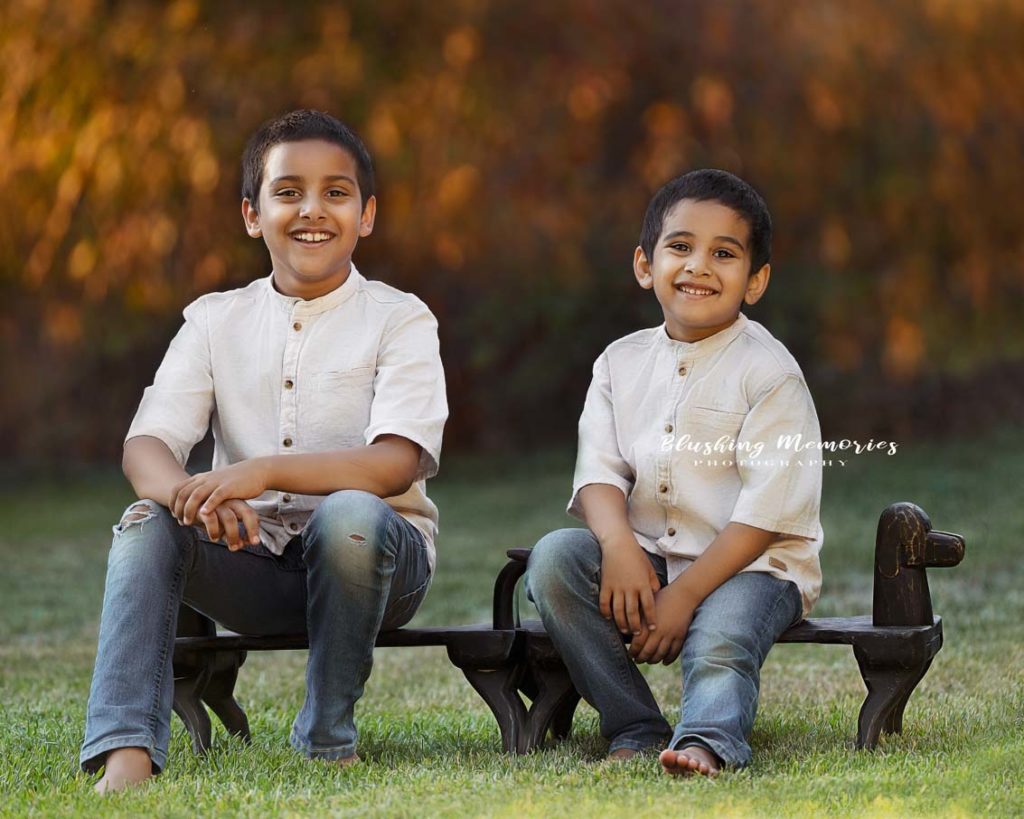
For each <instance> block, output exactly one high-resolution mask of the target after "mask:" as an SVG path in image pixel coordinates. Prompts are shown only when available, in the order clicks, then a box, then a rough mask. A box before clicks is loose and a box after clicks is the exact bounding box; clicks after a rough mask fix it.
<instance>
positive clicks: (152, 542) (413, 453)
mask: <svg viewBox="0 0 1024 819" xmlns="http://www.w3.org/2000/svg"><path fill="white" fill-rule="evenodd" d="M242 197H243V198H242V216H243V218H244V220H245V226H246V230H247V231H248V233H249V235H250V236H253V237H262V239H263V241H264V242H265V243H266V246H267V249H268V251H269V252H270V259H271V263H272V267H273V270H272V272H271V274H270V276H269V277H267V278H264V279H259V280H257V281H254V282H253V283H252V284H250V285H248V286H247V287H243V288H241V289H238V290H233V291H230V292H226V293H212V294H209V295H207V296H204V297H202V298H200V299H198V300H197V301H195V302H194V303H192V304H191V305H189V307H188V308H186V310H185V313H184V315H185V324H184V326H183V327H182V328H181V330H180V331H179V332H178V335H177V336H176V337H175V338H174V340H173V341H172V342H171V345H170V348H169V349H168V351H167V355H166V357H165V358H164V361H163V363H162V364H161V365H160V368H159V370H158V371H157V374H156V378H155V380H154V383H153V385H152V386H151V387H149V388H148V389H147V390H146V392H145V394H144V396H143V398H142V403H141V404H140V406H139V409H138V412H137V413H136V416H135V419H134V421H133V422H132V425H131V428H130V430H129V431H128V436H127V439H126V442H125V447H124V461H123V466H124V473H125V476H126V477H127V478H128V480H129V481H130V482H131V484H132V487H133V488H134V490H135V492H136V494H137V496H138V497H139V498H140V499H141V500H140V501H139V502H137V503H134V504H132V505H131V506H130V507H129V508H128V509H127V510H126V511H125V513H124V516H123V518H122V519H121V522H120V524H119V525H118V526H116V527H115V528H114V540H113V544H112V546H111V550H110V558H109V564H108V570H107V580H106V590H105V593H104V600H103V614H102V618H101V622H100V636H99V650H98V654H97V658H96V668H95V672H94V675H93V682H92V690H91V693H90V696H89V706H88V715H87V724H86V735H85V740H84V743H83V745H82V751H81V764H82V768H83V769H84V770H85V771H88V772H94V771H97V770H98V769H99V768H101V767H105V771H104V776H103V778H102V779H101V780H100V781H99V782H98V783H97V785H96V790H97V791H99V792H101V793H102V792H106V791H110V790H120V789H122V788H125V787H127V786H129V785H132V784H135V783H137V782H140V781H142V780H144V779H147V778H149V777H150V776H152V775H154V774H156V773H159V772H160V771H161V770H162V769H163V768H164V766H165V763H166V758H167V746H168V741H169V736H170V718H171V702H172V695H173V689H174V681H173V675H172V671H171V656H172V648H173V641H174V637H175V627H176V620H177V614H178V606H179V604H180V603H181V601H184V602H185V603H186V604H188V605H189V606H191V607H192V608H194V609H197V610H199V611H201V612H203V613H204V614H206V615H207V616H209V617H211V618H212V619H214V620H215V621H217V622H218V623H221V624H223V625H225V626H227V627H228V628H230V629H232V630H233V631H237V632H241V633H249V634H253V633H259V634H285V633H302V632H307V630H308V635H309V644H310V649H309V660H308V664H307V670H306V700H305V703H304V704H303V706H302V710H301V711H300V712H299V714H298V716H297V717H296V719H295V723H294V726H293V728H292V733H291V743H292V745H293V746H294V747H295V748H296V749H298V750H299V751H300V752H302V753H304V754H305V755H306V756H308V757H311V758H319V759H328V760H334V761H336V762H337V763H339V764H348V763H350V762H354V761H356V760H357V759H358V757H357V756H356V750H355V744H356V728H355V724H354V721H353V708H354V706H355V703H356V701H357V700H358V699H359V697H360V695H361V694H362V692H363V685H364V683H365V682H366V679H367V678H368V677H369V674H370V668H371V665H372V661H373V646H374V641H375V639H376V636H377V633H378V631H379V630H380V629H381V628H389V629H390V628H397V627H398V626H401V625H402V624H404V623H406V622H407V621H408V620H409V619H410V618H411V617H412V616H413V614H414V613H415V611H416V608H417V607H418V606H419V604H420V602H421V601H422V599H423V596H424V594H425V593H426V590H427V587H428V585H429V582H430V577H431V573H432V571H433V565H434V547H433V540H434V536H435V534H436V523H437V510H436V508H435V507H434V505H433V504H432V503H431V502H430V501H429V500H428V499H427V497H426V495H425V494H424V481H425V479H426V478H429V477H431V476H432V475H433V474H435V473H436V471H437V464H438V458H439V456H440V449H441V432H442V428H443V426H444V422H445V419H446V417H447V405H446V401H445V390H444V372H443V370H442V368H441V361H440V358H439V355H438V341H437V324H436V322H435V320H434V317H433V316H432V315H431V314H430V311H429V310H428V309H427V308H426V306H425V305H424V304H423V303H422V302H420V301H419V300H418V299H416V298H415V297H414V296H411V295H408V294H405V293H402V292H400V291H398V290H395V289H394V288H391V287H389V286H387V285H385V284H381V283H378V282H370V281H367V280H366V279H364V278H363V277H362V276H361V275H360V274H359V272H358V271H357V270H356V268H355V266H354V265H353V264H352V252H353V250H354V249H355V246H356V243H357V241H358V240H359V238H360V237H363V236H369V235H370V233H371V231H372V230H373V221H374V216H375V214H376V206H377V203H376V198H375V196H374V178H373V166H372V162H371V159H370V156H369V154H368V152H367V150H366V147H365V146H364V145H363V143H362V142H361V141H360V140H359V138H358V137H357V136H356V135H355V134H354V133H353V132H352V131H351V130H349V128H348V127H346V126H345V125H344V124H342V123H341V122H339V121H338V120H336V119H335V118H334V117H331V116H329V115H327V114H323V113H319V112H315V111H294V112H292V113H290V114H287V115H285V116H283V117H280V118H279V119H276V120H272V121H270V122H268V123H266V124H264V125H263V126H262V127H261V128H260V129H259V130H258V131H257V132H256V133H255V134H254V135H253V137H252V138H251V139H250V141H249V144H248V145H247V147H246V150H245V155H244V157H243V162H242ZM208 426H212V429H213V434H214V440H215V448H214V456H213V470H212V471H210V472H207V473H204V474H199V475H195V476H192V477H190V476H189V475H188V474H187V473H186V472H185V470H184V468H183V467H184V464H185V462H186V460H187V458H188V454H189V451H190V450H191V449H192V447H193V446H194V445H195V444H196V443H197V442H198V441H199V440H200V439H201V438H202V437H203V436H204V434H205V433H206V430H207V427H208Z"/></svg>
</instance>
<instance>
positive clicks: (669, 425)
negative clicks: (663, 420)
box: [665, 424, 672, 432]
mask: <svg viewBox="0 0 1024 819" xmlns="http://www.w3.org/2000/svg"><path fill="white" fill-rule="evenodd" d="M671 431H672V425H671V424H665V432H671Z"/></svg>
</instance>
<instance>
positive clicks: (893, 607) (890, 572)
mask: <svg viewBox="0 0 1024 819" xmlns="http://www.w3.org/2000/svg"><path fill="white" fill-rule="evenodd" d="M964 549H965V545H964V539H963V538H962V537H961V536H960V535H956V534H953V533H951V532H937V531H933V530H932V522H931V520H930V519H929V518H928V515H927V514H926V513H925V511H924V510H923V509H921V507H919V506H916V505H914V504H913V503H894V504H892V505H891V506H889V507H888V508H887V509H886V510H885V511H884V512H882V516H881V518H879V521H878V536H877V538H876V540H875V582H874V604H873V606H872V619H873V622H874V624H875V625H876V626H927V625H931V623H932V621H933V618H934V615H933V613H932V598H931V593H930V592H929V590H928V578H927V576H926V575H925V569H926V568H927V567H929V566H932V567H940V566H956V565H957V564H958V563H959V562H960V561H961V560H963V558H964Z"/></svg>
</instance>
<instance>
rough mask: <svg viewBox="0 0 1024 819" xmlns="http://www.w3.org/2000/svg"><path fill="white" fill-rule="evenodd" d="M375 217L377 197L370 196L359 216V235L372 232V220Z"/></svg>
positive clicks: (366, 234) (367, 234)
mask: <svg viewBox="0 0 1024 819" xmlns="http://www.w3.org/2000/svg"><path fill="white" fill-rule="evenodd" d="M376 218H377V197H376V196H371V197H370V198H369V199H367V200H366V204H365V205H364V206H363V214H362V216H360V217H359V235H360V236H369V235H370V234H371V233H373V220H374V219H376Z"/></svg>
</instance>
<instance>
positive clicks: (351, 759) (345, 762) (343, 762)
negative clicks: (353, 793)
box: [331, 754, 361, 768]
mask: <svg viewBox="0 0 1024 819" xmlns="http://www.w3.org/2000/svg"><path fill="white" fill-rule="evenodd" d="M360 761H361V760H360V759H359V754H352V756H346V757H342V758H341V759H332V760H331V762H333V763H334V764H335V765H337V766H338V767H339V768H347V767H348V766H349V765H355V764H356V763H357V762H360Z"/></svg>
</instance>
